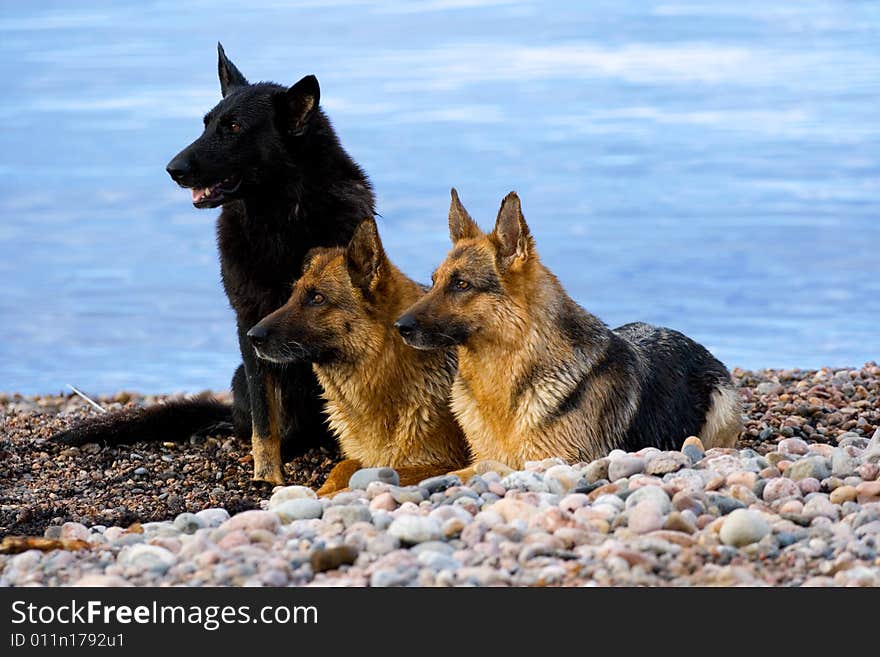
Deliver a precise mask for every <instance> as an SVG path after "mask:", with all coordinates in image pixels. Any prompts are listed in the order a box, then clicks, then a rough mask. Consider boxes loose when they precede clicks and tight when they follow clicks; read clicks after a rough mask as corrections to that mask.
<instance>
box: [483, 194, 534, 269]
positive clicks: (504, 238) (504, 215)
mask: <svg viewBox="0 0 880 657" xmlns="http://www.w3.org/2000/svg"><path fill="white" fill-rule="evenodd" d="M490 237H491V238H492V241H493V242H495V245H496V246H497V247H498V258H499V261H500V264H502V265H503V266H504V267H505V268H509V269H515V268H516V267H518V266H520V265H522V264H523V263H524V262H526V261H527V260H528V259H529V257H530V255H531V254H532V252H533V251H534V247H533V242H532V236H531V233H529V227H528V225H527V224H526V219H525V217H523V213H522V208H521V206H520V203H519V196H517V195H516V192H510V194H508V195H507V196H505V197H504V200H503V201H501V209H500V210H498V219H496V220H495V230H493V231H492V235H491V236H490Z"/></svg>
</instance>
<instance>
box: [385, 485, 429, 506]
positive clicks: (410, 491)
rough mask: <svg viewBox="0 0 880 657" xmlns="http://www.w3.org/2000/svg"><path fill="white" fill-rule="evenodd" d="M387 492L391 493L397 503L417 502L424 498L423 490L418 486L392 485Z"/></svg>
mask: <svg viewBox="0 0 880 657" xmlns="http://www.w3.org/2000/svg"><path fill="white" fill-rule="evenodd" d="M388 492H389V493H391V497H393V498H394V501H395V502H397V503H398V504H403V503H404V502H412V503H413V504H418V503H419V502H421V501H422V500H424V499H425V491H423V490H422V489H421V488H419V487H418V486H392V487H391V488H389V489H388Z"/></svg>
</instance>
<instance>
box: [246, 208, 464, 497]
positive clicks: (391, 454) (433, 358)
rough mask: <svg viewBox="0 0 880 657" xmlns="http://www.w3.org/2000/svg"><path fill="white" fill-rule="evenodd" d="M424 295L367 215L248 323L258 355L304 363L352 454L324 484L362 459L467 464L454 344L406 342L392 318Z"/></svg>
mask: <svg viewBox="0 0 880 657" xmlns="http://www.w3.org/2000/svg"><path fill="white" fill-rule="evenodd" d="M423 294H424V288H423V287H422V286H420V285H419V284H418V283H416V282H415V281H413V280H411V279H409V278H407V277H406V276H404V274H403V273H401V271H400V270H399V269H398V268H397V267H395V266H394V264H392V263H391V261H390V260H389V259H388V257H387V256H386V254H385V251H384V249H383V248H382V243H381V242H380V240H379V233H378V231H377V229H376V222H375V221H374V220H373V219H372V218H369V219H366V220H364V221H363V222H362V223H361V224H360V225H359V226H358V228H357V229H356V230H355V234H354V236H353V237H352V239H351V242H350V243H349V245H348V246H347V247H346V248H341V247H336V248H319V249H313V250H312V251H310V253H309V254H308V255H307V257H306V264H305V267H304V270H303V273H302V276H301V277H300V278H299V280H297V282H296V284H295V285H294V287H293V291H292V293H291V295H290V299H289V300H288V301H287V303H286V304H285V305H284V306H282V307H281V308H279V309H278V310H277V311H275V312H273V313H272V314H270V315H268V316H267V317H265V318H264V319H263V320H261V321H260V322H259V323H258V324H257V325H256V326H254V327H253V328H252V329H251V330H250V331H249V332H248V336H249V337H250V339H251V341H252V343H253V345H254V348H255V350H256V353H257V355H258V356H259V357H260V358H261V359H264V360H267V361H271V362H273V363H276V364H286V363H294V362H298V363H301V362H308V363H312V367H313V368H314V371H315V374H316V375H317V377H318V381H319V383H320V384H321V387H322V388H323V397H324V399H325V400H326V413H327V417H328V420H329V424H330V428H331V429H332V431H333V433H334V434H335V435H336V437H337V439H338V440H339V444H340V446H341V447H342V451H343V453H344V454H345V456H346V457H347V458H348V459H352V460H353V462H344V463H343V464H342V465H341V466H337V470H334V473H333V475H332V476H331V477H330V480H328V483H327V484H326V485H325V486H324V488H323V489H322V492H329V491H330V490H331V489H338V488H343V487H345V486H346V485H347V479H348V477H347V475H349V474H351V472H352V471H353V470H355V469H357V468H358V467H360V466H364V467H379V466H391V467H393V468H396V469H397V470H398V472H399V474H400V476H401V483H410V482H413V480H414V481H418V480H420V479H423V478H425V477H427V476H430V475H434V474H439V473H442V472H446V471H449V470H452V469H455V468H460V467H462V466H464V465H466V464H467V462H468V460H469V458H468V456H469V455H468V450H467V443H466V442H465V440H464V435H463V434H462V431H461V429H460V427H459V426H458V424H457V423H456V421H455V418H454V417H453V415H452V411H451V410H450V408H449V393H450V388H451V385H452V380H453V378H454V376H455V370H456V357H455V348H454V347H451V346H450V347H447V348H442V349H437V350H432V351H416V350H414V349H410V348H409V347H407V346H406V345H405V344H404V343H403V340H401V337H400V335H399V333H398V332H397V330H396V329H395V327H394V321H395V319H396V318H397V317H399V316H400V314H401V313H402V312H403V311H404V310H405V309H406V308H408V307H409V306H411V305H412V304H413V303H415V302H416V301H417V300H418V299H419V297H421V296H422V295H423Z"/></svg>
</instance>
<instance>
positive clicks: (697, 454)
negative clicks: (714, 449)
mask: <svg viewBox="0 0 880 657" xmlns="http://www.w3.org/2000/svg"><path fill="white" fill-rule="evenodd" d="M681 453H682V454H684V455H685V456H687V457H688V458H689V459H690V460H691V463H697V462H698V461H700V460H702V458H703V457H704V456H705V455H706V452H704V451H703V450H701V449H700V448H699V447H697V446H696V445H685V446H684V447H682V448H681Z"/></svg>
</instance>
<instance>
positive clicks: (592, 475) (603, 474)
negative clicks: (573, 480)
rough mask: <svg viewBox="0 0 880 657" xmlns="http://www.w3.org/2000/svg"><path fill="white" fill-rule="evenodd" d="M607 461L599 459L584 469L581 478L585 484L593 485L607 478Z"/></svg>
mask: <svg viewBox="0 0 880 657" xmlns="http://www.w3.org/2000/svg"><path fill="white" fill-rule="evenodd" d="M608 462H609V461H608V459H607V458H604V459H599V460H597V461H593V462H592V463H590V464H589V465H588V466H587V467H586V468H584V471H583V476H584V479H586V480H587V483H589V484H594V483H596V482H597V481H599V480H600V479H607V478H608Z"/></svg>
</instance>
